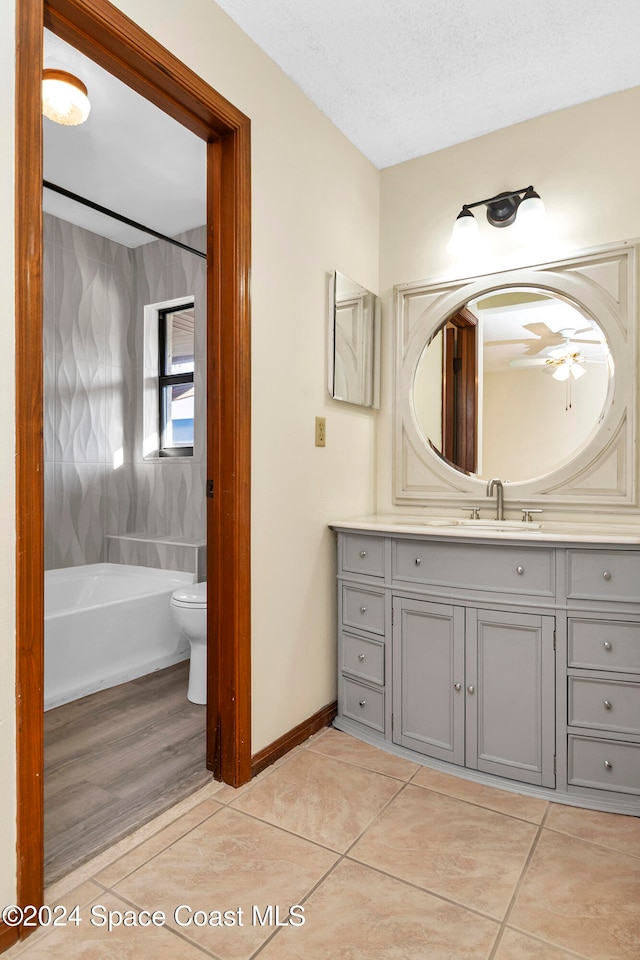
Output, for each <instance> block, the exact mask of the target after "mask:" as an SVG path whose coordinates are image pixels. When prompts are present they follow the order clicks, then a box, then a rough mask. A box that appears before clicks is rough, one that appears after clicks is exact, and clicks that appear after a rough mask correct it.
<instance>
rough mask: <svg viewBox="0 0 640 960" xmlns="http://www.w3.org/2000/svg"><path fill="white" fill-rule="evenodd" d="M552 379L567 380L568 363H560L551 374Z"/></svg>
mask: <svg viewBox="0 0 640 960" xmlns="http://www.w3.org/2000/svg"><path fill="white" fill-rule="evenodd" d="M551 376H552V377H553V379H554V380H568V379H569V365H568V364H566V363H562V364H561V365H560V366H559V367H558V369H557V370H555V371H554V373H552V374H551Z"/></svg>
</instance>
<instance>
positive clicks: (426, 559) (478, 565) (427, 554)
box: [392, 540, 555, 597]
mask: <svg viewBox="0 0 640 960" xmlns="http://www.w3.org/2000/svg"><path fill="white" fill-rule="evenodd" d="M392 570H393V579H394V580H404V581H409V582H414V583H430V584H438V585H442V586H451V587H462V588H467V589H471V590H493V591H496V592H498V593H517V594H529V595H533V596H543V597H553V596H555V565H554V554H553V551H552V550H547V549H537V548H536V547H532V546H531V545H530V544H528V545H527V546H526V547H520V546H502V545H501V544H496V545H492V544H475V543H466V544H460V543H434V542H433V541H424V540H396V541H394V545H393V560H392Z"/></svg>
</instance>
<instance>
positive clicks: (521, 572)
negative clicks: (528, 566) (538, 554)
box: [516, 567, 524, 576]
mask: <svg viewBox="0 0 640 960" xmlns="http://www.w3.org/2000/svg"><path fill="white" fill-rule="evenodd" d="M516 573H519V574H520V576H522V574H523V573H524V567H516Z"/></svg>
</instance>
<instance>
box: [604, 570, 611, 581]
mask: <svg viewBox="0 0 640 960" xmlns="http://www.w3.org/2000/svg"><path fill="white" fill-rule="evenodd" d="M602 576H603V577H604V579H605V580H611V574H610V573H609V571H608V570H605V572H604V573H603V574H602Z"/></svg>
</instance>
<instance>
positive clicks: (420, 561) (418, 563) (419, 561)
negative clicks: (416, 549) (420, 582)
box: [416, 557, 422, 567]
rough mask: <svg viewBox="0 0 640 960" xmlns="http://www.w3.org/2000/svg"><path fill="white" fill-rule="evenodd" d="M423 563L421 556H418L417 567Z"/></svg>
mask: <svg viewBox="0 0 640 960" xmlns="http://www.w3.org/2000/svg"><path fill="white" fill-rule="evenodd" d="M421 563H422V560H421V559H420V557H416V567H419V566H420V564H421Z"/></svg>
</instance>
